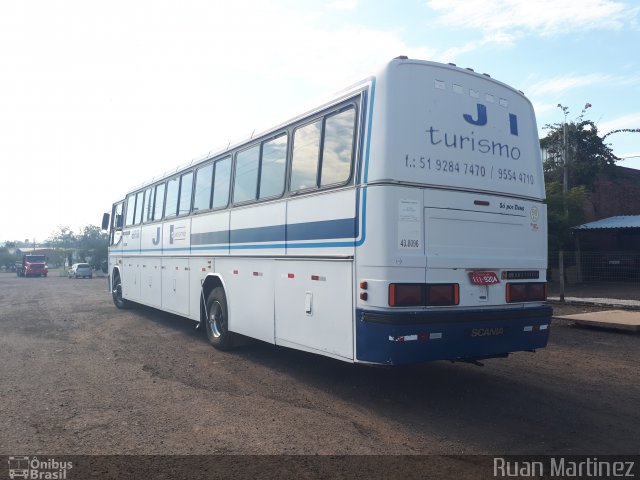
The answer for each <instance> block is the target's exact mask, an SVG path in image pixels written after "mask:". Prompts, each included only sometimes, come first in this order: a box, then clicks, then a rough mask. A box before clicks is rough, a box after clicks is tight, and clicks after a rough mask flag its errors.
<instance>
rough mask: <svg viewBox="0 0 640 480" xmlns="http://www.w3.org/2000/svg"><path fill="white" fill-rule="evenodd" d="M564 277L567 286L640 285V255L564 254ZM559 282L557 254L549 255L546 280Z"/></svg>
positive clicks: (614, 253) (626, 252)
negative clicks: (598, 284) (607, 283)
mask: <svg viewBox="0 0 640 480" xmlns="http://www.w3.org/2000/svg"><path fill="white" fill-rule="evenodd" d="M564 276H565V282H566V283H567V284H580V283H590V282H627V283H638V284H640V252H629V251H602V252H584V251H577V250H573V251H571V250H569V251H565V252H564ZM548 279H549V280H550V281H552V282H558V281H559V280H560V277H559V264H558V252H557V251H550V252H549V278H548Z"/></svg>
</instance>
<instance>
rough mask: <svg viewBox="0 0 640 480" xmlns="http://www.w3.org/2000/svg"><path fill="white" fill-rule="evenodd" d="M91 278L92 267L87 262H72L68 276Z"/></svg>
mask: <svg viewBox="0 0 640 480" xmlns="http://www.w3.org/2000/svg"><path fill="white" fill-rule="evenodd" d="M79 277H82V278H91V277H93V269H92V268H91V265H89V264H88V263H74V264H73V265H71V268H70V269H69V278H79Z"/></svg>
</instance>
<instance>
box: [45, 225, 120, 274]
mask: <svg viewBox="0 0 640 480" xmlns="http://www.w3.org/2000/svg"><path fill="white" fill-rule="evenodd" d="M59 230H60V231H59V232H57V233H54V234H52V236H51V237H50V238H49V240H48V243H49V245H51V247H53V248H55V249H57V250H58V252H59V257H60V258H56V259H55V263H57V264H60V265H64V262H65V259H66V258H68V257H69V256H73V260H74V261H81V262H87V263H90V264H91V265H92V266H93V267H95V268H100V267H101V266H102V262H103V261H104V260H106V259H107V245H108V238H109V236H108V234H106V233H103V232H101V230H100V227H97V226H95V225H88V226H86V227H84V228H83V229H82V231H81V233H79V234H78V235H75V234H74V233H73V232H72V231H71V229H70V228H69V227H66V226H61V227H59ZM52 261H54V259H52Z"/></svg>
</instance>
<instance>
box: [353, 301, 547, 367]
mask: <svg viewBox="0 0 640 480" xmlns="http://www.w3.org/2000/svg"><path fill="white" fill-rule="evenodd" d="M551 315H552V309H551V307H550V306H548V305H541V306H533V307H524V308H510V309H483V310H462V311H461V310H456V311H447V310H438V311H425V310H423V311H410V312H407V311H403V312H388V311H384V312H381V311H369V310H358V311H357V317H356V318H357V321H356V361H359V362H367V363H380V364H387V365H401V364H409V363H418V362H426V361H431V360H474V359H482V358H491V357H500V356H506V355H507V354H509V353H512V352H520V351H530V350H535V349H537V348H544V347H545V346H546V345H547V341H548V339H549V327H550V323H551Z"/></svg>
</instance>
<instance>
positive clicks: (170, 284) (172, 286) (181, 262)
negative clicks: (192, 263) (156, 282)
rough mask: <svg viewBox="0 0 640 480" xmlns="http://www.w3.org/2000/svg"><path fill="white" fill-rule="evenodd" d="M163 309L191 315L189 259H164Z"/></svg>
mask: <svg viewBox="0 0 640 480" xmlns="http://www.w3.org/2000/svg"><path fill="white" fill-rule="evenodd" d="M161 270H162V289H161V290H162V309H163V310H167V311H169V312H172V313H177V314H179V315H185V316H188V315H189V259H188V258H169V257H164V258H163V259H162V267H161Z"/></svg>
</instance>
